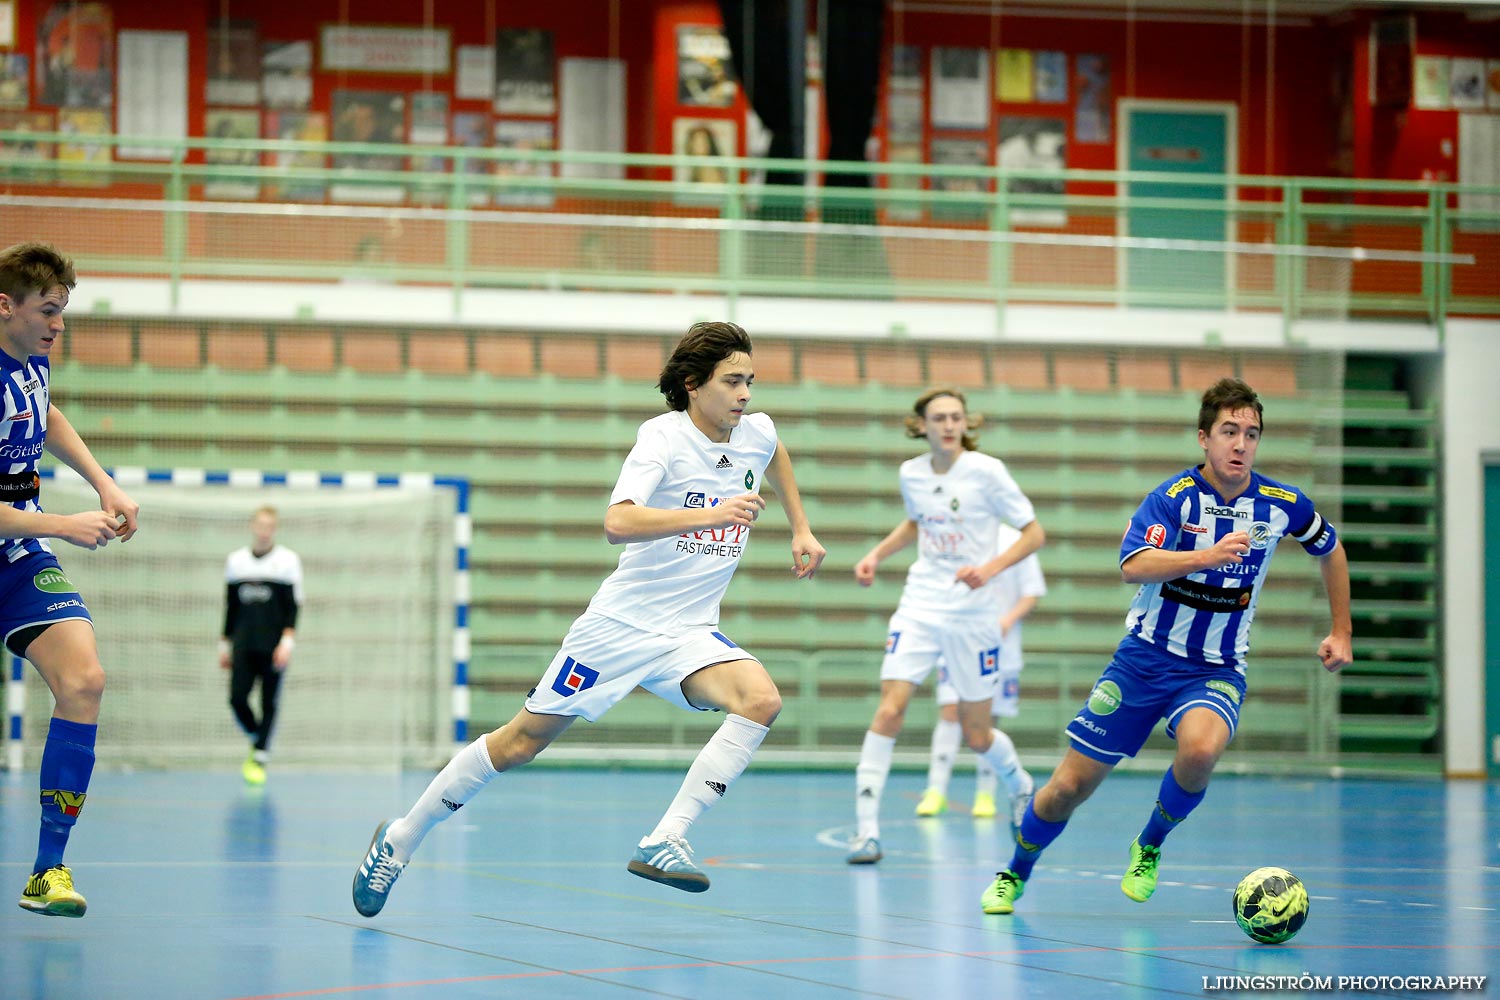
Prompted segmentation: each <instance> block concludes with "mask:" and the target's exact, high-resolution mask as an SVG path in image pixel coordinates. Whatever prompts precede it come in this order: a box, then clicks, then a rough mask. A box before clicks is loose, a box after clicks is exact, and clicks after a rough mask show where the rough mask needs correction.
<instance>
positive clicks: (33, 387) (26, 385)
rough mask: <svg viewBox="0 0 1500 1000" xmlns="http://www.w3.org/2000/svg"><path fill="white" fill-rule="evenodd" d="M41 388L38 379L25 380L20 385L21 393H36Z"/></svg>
mask: <svg viewBox="0 0 1500 1000" xmlns="http://www.w3.org/2000/svg"><path fill="white" fill-rule="evenodd" d="M41 387H42V382H41V380H40V379H34V378H30V379H27V380H26V381H25V382H22V383H21V391H22V392H36V391H37V390H38V389H40V388H41Z"/></svg>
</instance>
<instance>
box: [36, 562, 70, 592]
mask: <svg viewBox="0 0 1500 1000" xmlns="http://www.w3.org/2000/svg"><path fill="white" fill-rule="evenodd" d="M31 582H32V583H34V584H36V589H37V590H40V591H41V592H42V593H44V594H71V593H72V592H73V591H75V590H77V589H78V588H77V587H75V586H73V581H72V580H69V579H68V577H67V575H66V574H64V573H63V571H62V570H60V569H53V568H52V567H50V566H49V567H48V568H46V569H44V570H42V571H41V572H40V573H38V574H37V575H36V576H35V577H34V578H33V579H32V581H31Z"/></svg>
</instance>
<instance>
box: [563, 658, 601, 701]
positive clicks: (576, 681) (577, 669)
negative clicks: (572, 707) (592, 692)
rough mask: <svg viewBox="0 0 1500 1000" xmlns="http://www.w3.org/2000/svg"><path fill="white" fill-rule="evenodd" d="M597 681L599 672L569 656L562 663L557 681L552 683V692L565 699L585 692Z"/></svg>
mask: <svg viewBox="0 0 1500 1000" xmlns="http://www.w3.org/2000/svg"><path fill="white" fill-rule="evenodd" d="M598 679H599V671H597V670H595V669H594V668H593V667H585V666H584V665H583V664H582V663H579V662H578V661H577V660H575V659H573V658H572V657H571V656H570V657H568V658H567V659H566V660H564V661H563V665H562V670H560V671H558V673H557V680H555V681H553V682H552V690H554V691H556V692H557V693H558V694H560V695H562V696H563V697H564V698H567V697H570V696H572V695H575V694H577V693H578V692H580V691H587V690H588V689H589V688H591V687H593V686H594V682H595V681H597V680H598Z"/></svg>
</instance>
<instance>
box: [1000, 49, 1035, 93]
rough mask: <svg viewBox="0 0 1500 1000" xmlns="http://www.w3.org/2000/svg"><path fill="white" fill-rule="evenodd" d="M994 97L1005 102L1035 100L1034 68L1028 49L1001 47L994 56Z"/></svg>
mask: <svg viewBox="0 0 1500 1000" xmlns="http://www.w3.org/2000/svg"><path fill="white" fill-rule="evenodd" d="M995 59H996V63H995V98H996V99H997V100H999V101H1001V102H1002V103H1005V104H1030V103H1031V102H1032V101H1034V100H1036V89H1035V88H1036V70H1035V67H1034V66H1033V65H1032V53H1031V50H1030V49H1001V50H1000V51H999V52H998V53H996V56H995Z"/></svg>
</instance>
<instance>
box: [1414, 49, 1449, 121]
mask: <svg viewBox="0 0 1500 1000" xmlns="http://www.w3.org/2000/svg"><path fill="white" fill-rule="evenodd" d="M1448 62H1449V60H1448V57H1447V56H1417V58H1416V60H1415V66H1414V67H1413V71H1412V99H1413V103H1415V104H1416V106H1417V107H1419V108H1422V109H1424V110H1440V109H1442V108H1446V107H1448V82H1449V72H1450V69H1449V65H1448Z"/></svg>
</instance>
